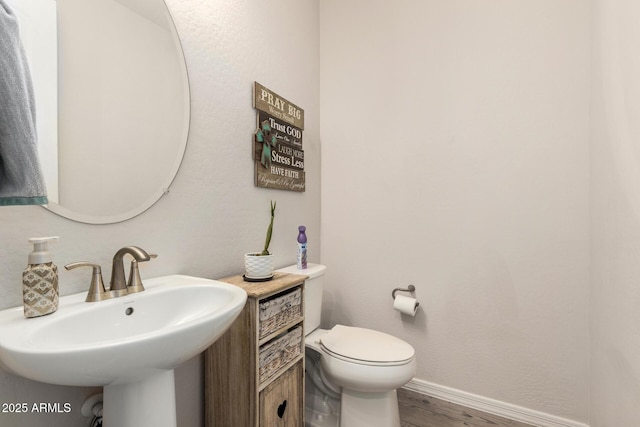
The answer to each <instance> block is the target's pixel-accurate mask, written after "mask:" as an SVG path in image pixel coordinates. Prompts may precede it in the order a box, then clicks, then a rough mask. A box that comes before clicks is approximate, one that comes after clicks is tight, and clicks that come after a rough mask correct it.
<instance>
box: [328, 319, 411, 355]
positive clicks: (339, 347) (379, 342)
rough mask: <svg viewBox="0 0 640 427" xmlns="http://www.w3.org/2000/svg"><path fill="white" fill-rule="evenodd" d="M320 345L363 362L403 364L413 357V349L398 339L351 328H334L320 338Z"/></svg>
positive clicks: (337, 326) (339, 326)
mask: <svg viewBox="0 0 640 427" xmlns="http://www.w3.org/2000/svg"><path fill="white" fill-rule="evenodd" d="M320 343H321V344H322V345H323V346H324V347H325V348H326V349H327V350H329V351H330V352H332V353H335V354H337V355H340V356H343V357H346V358H349V359H354V360H360V361H364V362H376V363H391V362H403V361H406V360H410V359H411V358H413V357H414V355H415V350H414V349H413V347H412V346H411V345H410V344H409V343H407V342H405V341H403V340H401V339H400V338H396V337H394V336H393V335H389V334H385V333H384V332H380V331H374V330H372V329H365V328H357V327H353V326H344V325H336V326H334V327H333V328H332V329H331V330H330V331H329V332H328V333H327V334H324V335H322V336H321V337H320Z"/></svg>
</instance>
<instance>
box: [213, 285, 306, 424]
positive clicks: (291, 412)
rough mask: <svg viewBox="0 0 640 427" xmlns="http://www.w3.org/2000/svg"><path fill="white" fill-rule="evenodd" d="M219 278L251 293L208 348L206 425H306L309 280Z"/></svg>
mask: <svg viewBox="0 0 640 427" xmlns="http://www.w3.org/2000/svg"><path fill="white" fill-rule="evenodd" d="M306 279H307V276H304V275H297V274H283V273H275V276H274V278H273V279H272V280H270V281H268V282H259V283H250V282H245V281H244V280H243V278H242V276H233V277H228V278H225V279H219V280H220V281H223V282H227V283H230V284H233V285H236V286H239V287H241V288H243V289H244V290H245V291H246V292H247V295H248V298H247V303H246V304H245V307H244V309H243V310H242V312H241V313H240V315H239V316H238V318H237V319H236V321H235V322H234V323H233V325H232V326H231V327H230V328H229V329H228V330H227V331H226V332H225V334H224V335H223V336H222V337H220V338H219V339H218V340H217V341H216V342H215V343H214V344H213V345H212V346H211V347H210V348H209V349H208V350H207V351H206V352H205V355H204V358H205V425H206V427H281V426H282V427H303V426H304V317H303V313H304V311H303V307H304V281H305V280H306Z"/></svg>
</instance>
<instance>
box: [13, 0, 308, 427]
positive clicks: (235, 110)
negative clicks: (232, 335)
mask: <svg viewBox="0 0 640 427" xmlns="http://www.w3.org/2000/svg"><path fill="white" fill-rule="evenodd" d="M167 3H168V5H169V8H170V10H171V11H172V12H173V14H174V18H175V20H176V24H177V27H178V33H179V34H180V36H181V39H182V43H183V47H184V50H185V56H186V60H187V68H188V72H189V77H190V84H191V97H192V98H191V99H192V104H191V105H192V119H191V130H190V134H189V142H188V146H187V152H186V155H185V158H184V163H183V165H182V168H181V170H180V172H179V173H178V176H177V178H176V180H175V182H174V184H173V186H172V188H171V192H170V193H169V195H168V196H166V197H164V198H163V199H162V200H160V202H159V203H158V204H156V205H155V206H154V207H153V208H152V209H150V210H149V211H147V212H145V213H144V214H142V215H141V216H139V217H137V218H135V219H133V220H130V221H127V222H124V223H121V224H115V225H106V226H90V225H85V224H79V223H74V222H71V221H69V220H66V219H63V218H60V217H58V216H56V215H54V214H52V213H50V212H48V211H46V210H45V209H43V208H40V207H34V206H32V207H4V208H2V209H0V236H2V245H0V277H1V278H2V280H1V281H0V307H1V308H7V307H12V306H16V305H20V304H21V302H22V300H21V292H22V288H21V286H22V285H21V277H22V276H21V273H22V270H23V269H24V267H25V265H26V260H27V254H28V252H29V251H30V249H29V244H28V243H27V239H28V238H29V237H32V236H47V235H59V236H60V241H59V242H58V243H56V244H54V245H52V247H51V248H52V250H53V254H54V257H55V261H56V263H57V264H58V266H59V267H62V266H63V265H64V264H66V263H69V262H73V261H79V260H87V261H93V262H97V263H100V264H101V265H102V266H103V271H105V272H107V273H106V275H107V276H108V275H109V273H108V271H109V268H108V266H109V265H110V263H111V258H112V257H113V254H114V253H115V251H116V250H117V249H118V248H120V247H122V246H126V245H132V244H133V245H139V246H141V247H143V248H146V249H148V250H151V251H154V252H157V253H158V254H159V257H158V259H157V260H154V261H153V262H149V263H146V264H145V265H144V266H141V267H140V268H141V274H142V276H143V278H144V277H154V276H161V275H165V274H172V273H180V274H191V275H195V276H203V277H210V278H217V277H223V276H225V275H229V274H234V273H240V272H241V270H242V268H243V266H242V265H243V253H244V252H249V251H253V250H258V249H259V248H261V247H262V246H261V245H262V244H263V243H264V235H265V232H266V228H267V225H268V222H269V200H270V199H274V200H277V202H278V210H277V213H276V220H275V226H274V234H273V240H272V243H271V248H272V250H273V252H274V253H275V256H276V265H277V266H278V267H280V266H285V265H289V264H294V263H295V260H296V236H297V227H298V225H300V224H305V225H307V227H308V228H307V230H308V232H307V234H308V236H309V256H310V258H311V260H318V259H319V254H320V231H319V228H320V144H319V94H318V87H319V77H318V76H319V64H318V59H319V55H318V5H317V2H316V1H298V0H273V1H269V2H268V3H265V2H261V1H254V0H245V1H233V2H229V1H221V0H220V1H207V2H181V1H177V0H168V1H167ZM254 81H259V82H260V83H262V84H264V85H265V86H267V87H269V88H270V89H273V90H274V91H276V92H277V93H279V94H281V95H282V96H284V97H286V98H287V99H289V100H291V101H292V102H294V103H296V104H297V105H299V106H300V107H301V108H303V109H304V110H305V118H306V120H305V131H304V149H305V171H306V178H307V191H306V192H305V193H293V192H285V191H276V190H265V189H258V188H255V187H254V185H253V179H254V178H253V162H252V160H251V150H252V148H251V147H252V146H251V141H252V137H253V132H254V131H255V129H256V113H255V110H254V109H253V108H252V106H251V105H252V104H251V99H252V98H251V97H252V84H253V82H254ZM87 274H88V273H87ZM107 279H108V277H107ZM88 282H89V276H86V275H84V274H82V272H79V273H78V272H77V271H73V272H66V271H64V270H62V271H61V273H60V287H61V292H62V293H64V294H70V293H74V292H80V291H84V290H85V289H87V288H88ZM201 376H202V372H201V361H200V359H198V358H196V359H193V360H192V361H190V362H188V363H187V364H186V365H185V366H184V367H182V368H180V369H179V370H178V374H177V378H176V384H177V389H178V418H179V422H178V425H179V426H180V427H195V426H198V425H201V422H202V416H201V412H202V403H201V396H202V383H201V381H202V379H201ZM89 393H91V390H88V389H82V388H80V389H76V388H72V387H58V386H49V385H43V384H38V383H34V382H31V381H26V380H23V379H21V378H17V377H15V376H12V375H10V374H8V373H6V372H3V371H0V402H23V401H24V402H28V403H33V402H69V403H71V405H72V408H73V411H72V413H71V414H60V415H57V414H54V415H51V414H48V415H46V414H45V415H37V414H28V415H8V414H5V413H1V412H0V425H2V427H27V426H29V427H45V426H46V427H81V426H82V427H84V426H86V425H88V421H87V420H86V419H83V418H82V416H81V415H80V406H81V404H82V402H83V399H84V397H85V395H88V394H89Z"/></svg>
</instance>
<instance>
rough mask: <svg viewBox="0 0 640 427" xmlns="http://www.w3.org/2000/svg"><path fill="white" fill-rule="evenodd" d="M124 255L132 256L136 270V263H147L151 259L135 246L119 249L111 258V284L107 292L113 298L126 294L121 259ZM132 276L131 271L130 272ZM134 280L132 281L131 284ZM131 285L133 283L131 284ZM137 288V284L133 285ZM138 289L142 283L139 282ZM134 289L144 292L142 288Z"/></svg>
mask: <svg viewBox="0 0 640 427" xmlns="http://www.w3.org/2000/svg"><path fill="white" fill-rule="evenodd" d="M126 254H129V255H131V256H133V259H134V261H135V264H133V263H132V264H133V265H135V267H136V270H137V263H138V262H142V261H149V260H150V259H151V255H149V254H148V253H147V252H146V251H145V250H144V249H141V248H139V247H137V246H125V247H124V248H122V249H119V250H118V252H116V254H115V255H114V256H113V264H112V266H111V282H109V285H110V287H109V292H110V293H111V294H112V295H113V296H114V297H119V296H122V295H126V294H128V293H129V292H128V290H127V282H126V279H125V275H124V262H123V258H124V256H125V255H126ZM132 275H133V271H132ZM139 279H140V276H137V278H136V279H135V280H139ZM133 281H134V280H132V282H133ZM131 284H132V285H133V284H134V283H131ZM135 285H136V286H137V285H138V284H137V283H135ZM139 285H140V288H141V287H142V281H140V282H139ZM140 288H136V292H139V291H140V290H144V288H142V289H140Z"/></svg>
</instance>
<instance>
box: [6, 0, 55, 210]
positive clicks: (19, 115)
mask: <svg viewBox="0 0 640 427" xmlns="http://www.w3.org/2000/svg"><path fill="white" fill-rule="evenodd" d="M46 203H47V191H46V187H45V184H44V178H43V175H42V169H41V167H40V162H39V159H38V141H37V134H36V114H35V99H34V96H33V86H32V82H31V75H30V73H29V67H28V64H27V60H26V58H25V54H24V48H23V46H22V42H21V40H20V33H19V29H18V22H17V19H16V16H15V14H14V13H13V12H12V11H11V9H10V8H9V6H8V5H7V4H6V3H5V1H4V0H0V206H7V205H43V204H46Z"/></svg>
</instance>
